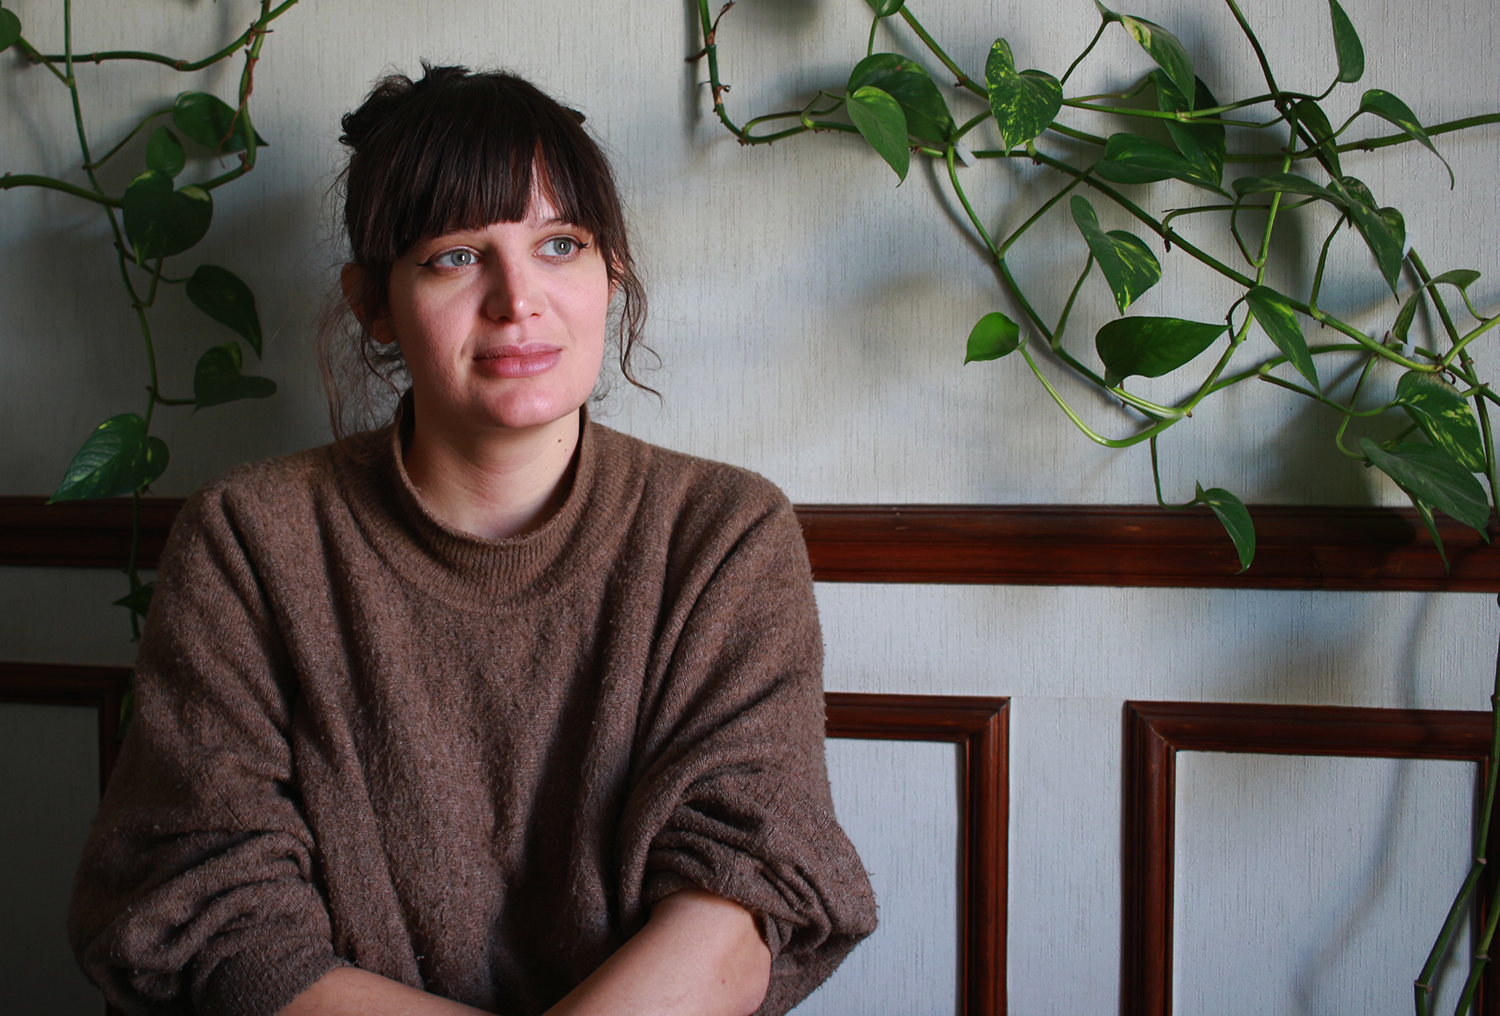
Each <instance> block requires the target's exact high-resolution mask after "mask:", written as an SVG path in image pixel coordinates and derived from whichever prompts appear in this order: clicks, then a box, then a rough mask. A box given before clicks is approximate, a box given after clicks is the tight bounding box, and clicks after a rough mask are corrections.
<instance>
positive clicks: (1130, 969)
mask: <svg viewBox="0 0 1500 1016" xmlns="http://www.w3.org/2000/svg"><path fill="white" fill-rule="evenodd" d="M1491 726H1492V717H1491V715H1490V714H1489V713H1487V712H1462V711H1456V710H1436V709H1365V708H1352V707H1344V706H1281V705H1239V704H1229V703H1210V702H1126V703H1125V764H1124V783H1125V786H1124V816H1123V818H1124V885H1123V889H1124V900H1123V914H1122V916H1123V921H1122V923H1123V928H1122V933H1123V941H1122V970H1121V981H1122V983H1121V996H1122V1003H1123V1004H1122V1011H1123V1012H1124V1013H1125V1014H1126V1016H1169V1014H1170V1013H1171V1011H1172V918H1173V911H1174V899H1173V892H1174V858H1173V854H1174V851H1175V845H1176V838H1175V832H1176V812H1177V776H1176V756H1177V752H1179V751H1223V752H1244V753H1252V754H1268V755H1271V754H1274V755H1332V756H1342V757H1356V758H1409V759H1445V760H1452V761H1465V762H1478V763H1479V764H1480V767H1481V771H1483V770H1484V768H1485V766H1486V763H1487V760H1488V756H1489V749H1490V738H1491V733H1492V730H1491ZM1490 843H1492V844H1495V845H1497V847H1500V814H1497V815H1496V816H1494V817H1492V820H1491V826H1490ZM1492 849H1494V848H1492ZM1493 877H1494V876H1493V873H1490V874H1487V875H1486V876H1485V878H1484V879H1482V880H1481V882H1480V885H1479V889H1478V892H1477V894H1476V895H1477V898H1478V899H1479V900H1480V901H1484V900H1488V899H1489V898H1490V896H1491V893H1492V892H1493V886H1494V882H1493ZM1455 888H1456V887H1455ZM1434 931H1436V929H1434ZM1414 973H1415V971H1414ZM1496 973H1497V972H1496V965H1495V964H1494V963H1491V964H1490V965H1489V966H1488V968H1487V969H1486V972H1485V975H1484V982H1483V984H1482V986H1481V992H1480V998H1479V1000H1478V1004H1477V1005H1476V1006H1475V1008H1474V1012H1476V1013H1483V1014H1487V1016H1493V1014H1495V1013H1496V1012H1497V1008H1500V1007H1497V1005H1496V1002H1497V990H1496V988H1497V985H1500V980H1497V976H1496Z"/></svg>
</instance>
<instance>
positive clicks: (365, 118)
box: [339, 60, 583, 152]
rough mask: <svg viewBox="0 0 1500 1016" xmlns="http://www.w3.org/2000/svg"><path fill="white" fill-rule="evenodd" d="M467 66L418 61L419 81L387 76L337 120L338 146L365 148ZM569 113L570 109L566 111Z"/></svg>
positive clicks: (462, 74) (465, 73) (580, 117)
mask: <svg viewBox="0 0 1500 1016" xmlns="http://www.w3.org/2000/svg"><path fill="white" fill-rule="evenodd" d="M468 74H469V69H468V68H467V67H460V66H452V67H434V66H432V65H431V64H429V63H428V62H427V61H426V60H423V61H422V79H421V80H420V81H413V80H412V79H411V78H409V77H407V76H406V75H405V74H388V75H386V76H385V77H383V78H381V79H380V80H379V81H377V82H376V83H375V87H374V88H373V89H371V90H370V94H369V96H368V97H367V98H366V99H365V101H364V102H363V103H362V104H361V105H360V107H359V108H358V109H356V110H353V111H352V112H349V113H345V114H344V118H343V119H342V120H340V121H339V126H340V127H342V128H343V130H344V133H343V134H341V135H339V144H341V145H346V146H348V147H349V148H352V149H354V150H355V151H356V152H357V151H359V150H360V149H361V148H363V147H364V146H365V142H366V141H367V140H369V138H370V135H372V134H374V133H375V132H376V131H378V130H379V129H380V128H381V127H382V126H384V125H385V123H386V122H387V121H388V120H390V118H391V116H392V115H394V114H395V112H396V111H397V110H398V109H400V108H401V107H402V106H404V105H406V103H407V101H408V100H409V99H411V98H412V97H414V96H416V95H418V94H420V93H422V92H424V91H426V90H427V89H428V88H429V87H431V86H432V85H440V84H442V83H443V82H445V81H448V80H450V79H453V78H463V77H467V76H468ZM569 112H572V110H569ZM574 115H575V116H577V117H578V122H579V123H582V122H583V114H581V113H575V114H574Z"/></svg>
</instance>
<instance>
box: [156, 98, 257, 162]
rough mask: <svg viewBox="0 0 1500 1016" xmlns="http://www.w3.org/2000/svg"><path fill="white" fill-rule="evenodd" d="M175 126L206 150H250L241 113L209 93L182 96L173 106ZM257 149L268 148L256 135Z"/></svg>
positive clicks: (223, 151) (228, 151) (226, 151)
mask: <svg viewBox="0 0 1500 1016" xmlns="http://www.w3.org/2000/svg"><path fill="white" fill-rule="evenodd" d="M172 125H173V126H174V127H176V128H177V129H178V130H180V131H181V132H182V133H183V134H185V135H186V136H188V137H189V138H191V139H193V140H194V141H196V142H198V144H200V145H202V146H203V147H204V148H211V149H213V150H214V151H217V152H221V153H225V154H228V153H230V152H243V151H244V150H245V149H246V148H249V147H250V145H249V141H248V140H247V138H246V134H245V118H244V117H243V116H241V115H240V112H239V110H237V109H235V108H234V107H233V106H231V105H229V103H227V102H225V101H224V100H223V99H221V98H219V97H218V96H217V95H210V94H208V93H207V92H182V93H180V94H179V95H178V96H177V99H176V101H175V102H174V103H173V104H172ZM255 144H256V147H263V146H265V145H266V144H267V142H266V139H265V138H263V137H261V136H260V135H259V134H256V135H255Z"/></svg>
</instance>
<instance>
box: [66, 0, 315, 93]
mask: <svg viewBox="0 0 1500 1016" xmlns="http://www.w3.org/2000/svg"><path fill="white" fill-rule="evenodd" d="M297 2H298V0H283V3H281V4H280V5H279V6H278V7H276V8H274V9H269V7H268V5H262V8H261V16H260V17H259V18H257V19H256V21H255V24H253V25H251V26H250V27H249V28H248V29H246V30H245V33H244V34H243V35H241V36H240V37H239V38H237V39H235V40H234V41H233V42H231V43H230V44H229V45H227V46H225V47H224V48H223V49H221V50H219V51H218V52H217V53H212V54H210V55H208V56H206V57H204V58H203V59H202V60H176V59H173V58H172V57H169V56H162V55H161V54H160V53H148V52H144V51H142V50H134V49H112V50H105V51H103V52H99V53H82V54H79V55H78V56H72V55H71V53H70V54H67V55H65V56H43V55H42V54H40V53H38V54H37V57H38V58H39V59H41V60H42V61H44V62H45V61H55V60H63V59H65V58H66V59H67V60H68V65H69V67H68V77H70V78H71V77H72V76H73V70H72V64H73V62H74V61H77V62H79V63H95V64H98V63H103V62H104V61H105V60H144V61H146V62H147V63H156V64H163V65H165V66H167V67H170V68H172V69H173V70H175V71H201V70H202V69H203V68H205V67H208V66H210V65H212V64H216V63H218V62H219V61H220V60H223V59H224V58H225V57H227V56H231V55H233V53H234V51H235V50H237V49H239V48H240V47H241V46H243V45H244V44H245V42H246V40H248V39H249V38H250V37H251V36H252V35H254V34H256V32H257V31H259V32H262V33H264V30H265V26H266V25H268V24H270V23H271V22H273V21H275V20H276V19H277V18H279V17H281V16H282V15H283V14H285V13H286V12H287V11H288V10H290V9H291V8H293V7H295V6H296V5H297Z"/></svg>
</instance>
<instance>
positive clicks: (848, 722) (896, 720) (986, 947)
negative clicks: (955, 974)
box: [825, 692, 1010, 1016]
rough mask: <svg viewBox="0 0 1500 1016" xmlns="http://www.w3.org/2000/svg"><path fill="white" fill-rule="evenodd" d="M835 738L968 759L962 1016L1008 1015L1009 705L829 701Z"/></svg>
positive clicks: (964, 764)
mask: <svg viewBox="0 0 1500 1016" xmlns="http://www.w3.org/2000/svg"><path fill="white" fill-rule="evenodd" d="M825 702H826V708H827V713H828V736H829V737H851V738H870V739H877V740H895V741H947V742H950V743H953V744H956V745H958V746H959V750H960V753H961V779H962V784H963V785H962V787H961V788H960V795H961V799H962V801H963V802H964V805H963V815H962V820H961V823H960V826H959V836H960V842H961V843H962V853H961V858H960V867H961V877H960V886H961V891H960V894H959V915H960V916H959V921H960V924H961V926H962V929H963V931H962V938H961V942H960V951H959V985H958V989H959V990H958V1000H959V1001H958V1011H959V1013H961V1014H962V1016H1004V1014H1005V1011H1006V996H1005V976H1006V967H1005V963H1006V899H1007V897H1006V890H1007V881H1008V875H1009V870H1008V864H1007V847H1008V845H1009V838H1010V831H1009V830H1010V824H1009V814H1010V767H1009V759H1010V700H1009V699H1005V698H969V697H961V696H954V695H861V694H848V693H838V692H829V693H828V694H827V695H826V696H825Z"/></svg>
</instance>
